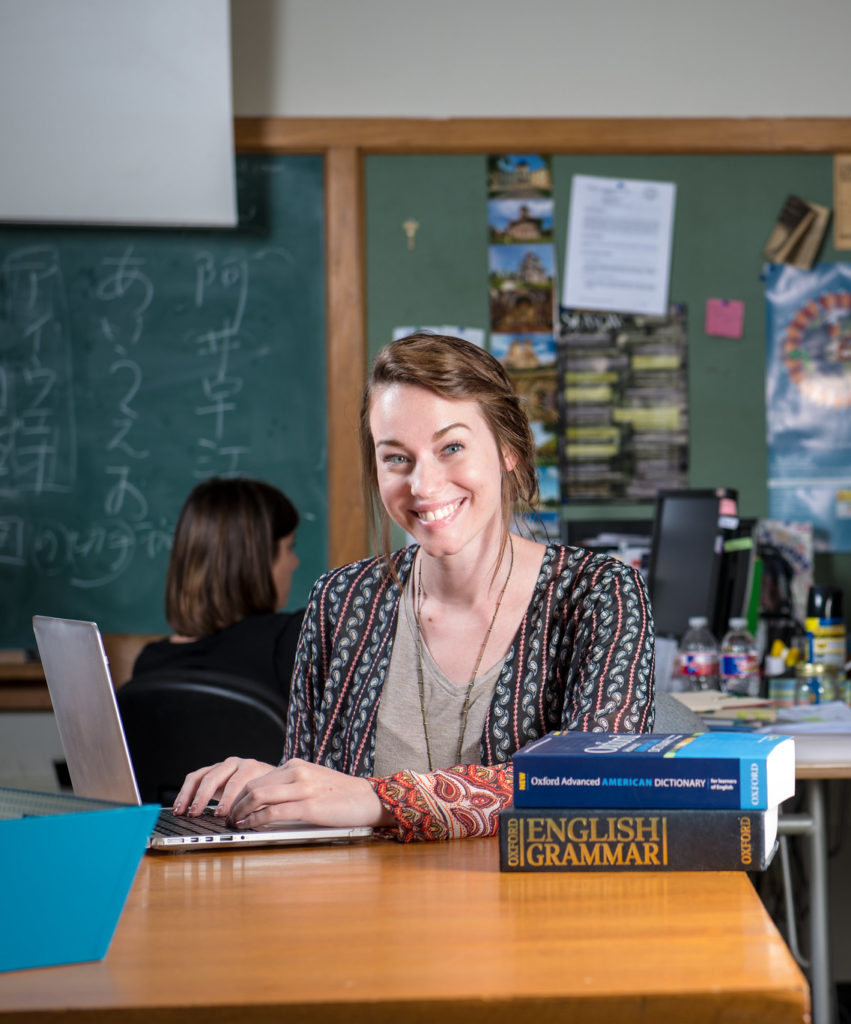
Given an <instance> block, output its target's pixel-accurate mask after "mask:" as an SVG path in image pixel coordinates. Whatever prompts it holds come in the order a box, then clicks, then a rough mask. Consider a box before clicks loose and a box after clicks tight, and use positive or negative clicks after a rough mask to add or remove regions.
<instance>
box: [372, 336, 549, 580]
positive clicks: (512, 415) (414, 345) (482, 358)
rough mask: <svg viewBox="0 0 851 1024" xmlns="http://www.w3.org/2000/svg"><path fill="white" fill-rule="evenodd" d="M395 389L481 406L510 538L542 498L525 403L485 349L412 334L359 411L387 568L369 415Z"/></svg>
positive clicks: (379, 372) (386, 353)
mask: <svg viewBox="0 0 851 1024" xmlns="http://www.w3.org/2000/svg"><path fill="white" fill-rule="evenodd" d="M391 384H409V385H412V386H414V387H420V388H427V389H428V390H429V391H433V392H434V393H435V394H437V395H440V396H441V397H442V398H449V399H460V400H462V401H475V402H478V404H479V408H480V409H481V412H482V416H484V419H485V422H486V423H487V425H488V427H490V431H491V433H492V434H493V437H494V440H495V441H496V444H497V448H498V449H499V458H500V463H501V464H502V515H503V522H504V524H505V528H506V534H507V531H508V526H509V524H510V522H511V518H512V515H513V514H514V513H515V512H521V511H529V510H531V509H532V508H533V507H534V506H535V504H536V503H537V499H538V475H537V472H536V469H535V452H536V449H535V441H534V439H533V437H532V431H531V430H530V428H529V421H528V419H527V418H526V413H525V412H524V411H523V407H522V406H521V404H520V399H519V398H518V396H517V393H516V392H515V390H514V388H513V387H512V384H511V381H510V380H509V378H508V375H507V374H506V372H505V370H504V369H503V366H502V364H501V363H500V362H499V361H498V360H497V359H494V357H493V356H492V355H490V353H489V352H486V351H485V350H484V349H481V348H478V346H476V345H473V344H472V343H471V342H468V341H464V340H463V339H461V338H453V337H451V336H450V335H444V334H427V333H417V334H410V335H408V336H407V337H405V338H399V339H398V340H397V341H393V342H391V343H390V344H389V345H386V346H385V347H384V348H383V349H382V350H381V351H380V352H379V353H378V356H377V357H376V359H375V362H374V364H373V367H372V372H371V373H370V376H369V380H368V381H367V385H366V388H365V389H364V394H363V402H362V404H361V412H360V448H361V476H362V486H363V493H364V500H365V502H366V507H367V510H368V512H369V513H370V522H371V525H372V529H373V532H374V535H375V540H376V543H377V545H378V550H379V551H381V553H382V554H383V555H384V557H385V559H387V560H388V564H389V553H390V517H389V516H388V515H387V510H386V509H385V508H384V505H383V503H382V501H381V497H380V494H379V490H378V468H377V465H376V460H375V444H374V442H373V438H372V431H371V430H370V426H369V414H370V410H371V408H372V400H373V397H374V395H375V393H376V391H378V390H379V389H381V388H383V387H388V386H389V385H391ZM507 454H511V455H512V456H513V457H514V458H515V459H516V463H515V465H514V467H513V469H511V470H509V469H507V468H506V465H505V455H507Z"/></svg>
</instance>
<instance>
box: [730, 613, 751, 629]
mask: <svg viewBox="0 0 851 1024" xmlns="http://www.w3.org/2000/svg"><path fill="white" fill-rule="evenodd" d="M747 624H748V620H747V619H743V618H741V617H738V616H737V617H736V618H733V619H730V629H744V628H745V626H747Z"/></svg>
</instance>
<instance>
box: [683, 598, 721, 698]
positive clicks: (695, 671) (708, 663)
mask: <svg viewBox="0 0 851 1024" xmlns="http://www.w3.org/2000/svg"><path fill="white" fill-rule="evenodd" d="M677 666H678V670H679V672H678V674H679V677H680V684H681V687H682V689H684V690H717V689H718V641H717V640H716V639H715V637H714V636H713V635H712V633H711V632H710V631H709V626H708V620H707V618H706V616H705V615H693V616H692V617H691V618H690V619H689V620H688V629H687V630H686V631H685V633H683V637H682V640H680V646H679V649H678V651H677Z"/></svg>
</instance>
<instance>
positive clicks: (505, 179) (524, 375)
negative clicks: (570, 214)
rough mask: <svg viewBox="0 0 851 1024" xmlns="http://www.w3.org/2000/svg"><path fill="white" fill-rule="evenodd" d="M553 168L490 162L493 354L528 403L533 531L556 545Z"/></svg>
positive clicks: (546, 160)
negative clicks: (536, 498) (534, 483)
mask: <svg viewBox="0 0 851 1024" xmlns="http://www.w3.org/2000/svg"><path fill="white" fill-rule="evenodd" d="M550 163H551V161H550V157H549V156H542V155H540V154H519V155H511V154H509V155H499V156H491V157H489V158H488V242H489V245H488V287H489V297H490V328H491V335H490V350H491V353H492V354H493V355H494V356H495V357H496V358H497V359H499V360H500V361H501V362H502V363H503V364H504V366H505V368H506V371H507V372H508V375H509V377H510V378H511V381H512V383H513V384H514V387H515V389H516V390H517V392H518V394H519V395H520V396H521V398H522V400H523V402H524V404H525V408H526V412H527V414H528V416H529V421H530V423H531V426H532V434H533V436H534V438H535V442H536V445H537V466H538V484H539V488H540V495H541V497H540V504H539V508H538V512H537V515H536V517H535V519H536V523H535V525H534V527H533V532H535V535H538V533H537V531H539V530H543V531H544V532H545V533H546V534H548V535H550V538H551V539H557V538H558V537H559V530H558V525H559V524H558V515H559V509H560V507H561V494H560V486H559V472H558V443H557V439H556V435H557V428H558V399H557V394H556V391H557V382H556V347H555V336H554V334H553V324H554V319H555V309H556V299H555V284H556V266H555V246H554V245H553V219H554V200H553V189H552V174H551V169H550ZM545 510H546V511H545ZM544 517H547V520H548V521H546V522H545V520H544Z"/></svg>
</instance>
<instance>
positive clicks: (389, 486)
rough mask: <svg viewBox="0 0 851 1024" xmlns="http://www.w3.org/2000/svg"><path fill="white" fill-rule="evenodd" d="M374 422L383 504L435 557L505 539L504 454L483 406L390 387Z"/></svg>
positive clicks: (380, 394)
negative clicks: (478, 543)
mask: <svg viewBox="0 0 851 1024" xmlns="http://www.w3.org/2000/svg"><path fill="white" fill-rule="evenodd" d="M369 422H370V429H371V432H372V439H373V444H374V445H375V460H376V468H377V473H378V488H379V493H380V494H381V500H382V501H383V503H384V506H385V508H386V509H387V513H388V515H389V516H390V518H391V519H393V521H394V522H396V523H398V525H399V526H401V527H402V529H403V530H406V531H407V532H408V533H409V534H410V535H411V536H412V537H413V538H414V539H415V540H417V541H418V542H419V543H420V544H421V545H422V547H423V549H424V550H425V551H426V552H427V553H428V554H430V555H433V556H435V557H438V556H440V555H450V554H456V553H458V552H459V551H462V550H464V549H465V548H466V547H467V545H469V544H470V543H471V542H474V541H476V540H487V539H489V538H490V537H491V536H500V537H501V535H502V467H501V465H500V458H499V449H498V447H497V443H496V441H495V439H494V436H493V434H492V433H491V430H490V427H489V426H488V424H487V422H486V421H485V418H484V416H483V415H482V412H481V409H480V407H479V404H478V402H475V401H468V400H461V399H448V398H442V397H441V396H439V395H436V394H435V393H434V392H433V391H429V390H428V389H427V388H420V387H415V386H413V385H407V384H391V385H389V386H387V387H382V388H379V389H378V390H377V391H376V393H375V395H374V397H373V400H372V407H371V409H370V417H369ZM513 464H514V461H513V460H512V459H510V458H506V467H507V468H508V469H511V468H512V467H513Z"/></svg>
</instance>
